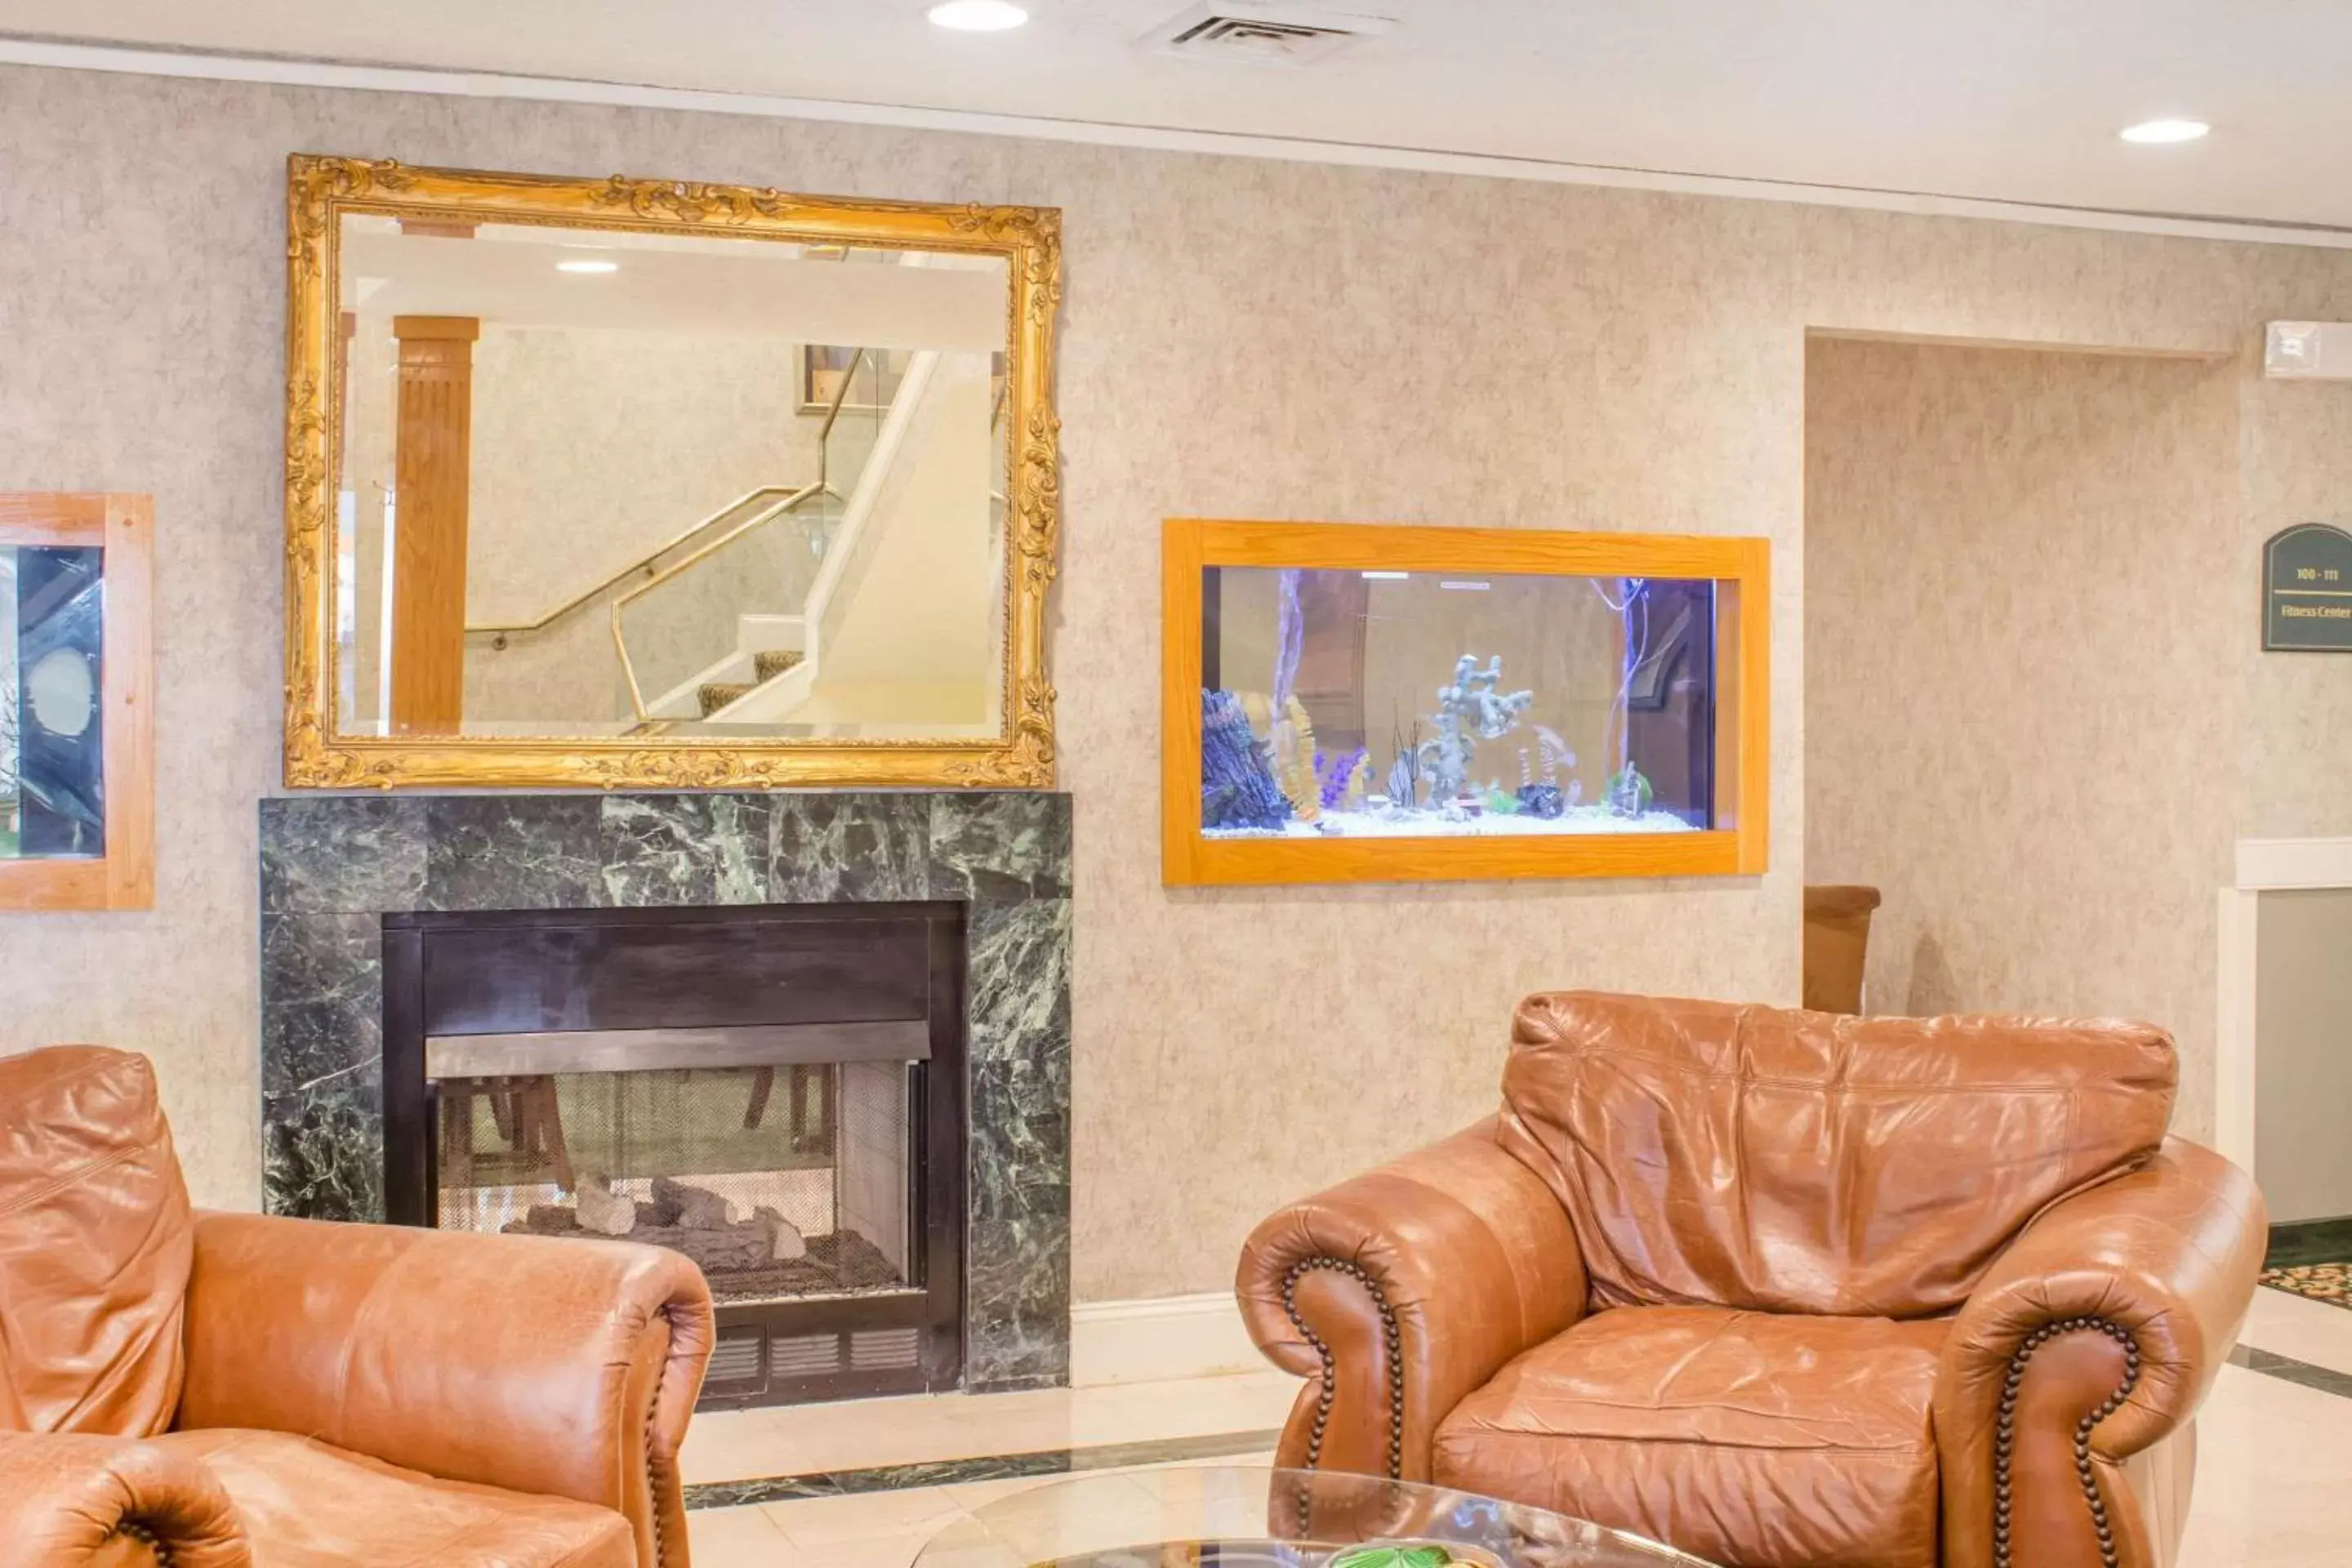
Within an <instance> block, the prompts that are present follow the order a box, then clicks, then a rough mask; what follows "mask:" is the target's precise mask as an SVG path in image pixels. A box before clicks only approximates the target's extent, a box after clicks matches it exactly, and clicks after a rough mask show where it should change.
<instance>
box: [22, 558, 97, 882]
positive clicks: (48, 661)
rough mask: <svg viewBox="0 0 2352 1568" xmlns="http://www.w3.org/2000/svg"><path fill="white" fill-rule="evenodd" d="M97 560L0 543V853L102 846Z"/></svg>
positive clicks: (42, 854)
mask: <svg viewBox="0 0 2352 1568" xmlns="http://www.w3.org/2000/svg"><path fill="white" fill-rule="evenodd" d="M104 563H105V552H104V551H102V550H100V549H98V548H95V547H92V546H81V545H68V546H59V545H33V544H0V859H10V860H15V859H52V858H91V857H97V856H101V855H104V854H105V853H106V773H105V755H106V752H105V745H104V739H105V737H104V734H103V732H102V731H103V728H104V726H103V725H102V723H101V721H100V720H101V715H102V712H103V709H102V706H101V703H100V695H101V693H102V692H103V691H104V689H105V686H104V680H103V671H104V664H103V653H102V648H103V645H104V637H105V599H104V595H105V572H104Z"/></svg>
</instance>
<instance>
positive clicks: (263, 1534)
mask: <svg viewBox="0 0 2352 1568" xmlns="http://www.w3.org/2000/svg"><path fill="white" fill-rule="evenodd" d="M153 1440H154V1441H155V1442H157V1443H159V1444H163V1445H164V1446H166V1447H171V1448H173V1449H174V1450H176V1451H178V1452H179V1453H182V1454H184V1455H187V1456H189V1457H190V1458H194V1459H197V1460H198V1461H200V1462H202V1463H203V1464H204V1465H205V1466H206V1467H207V1468H210V1469H211V1471H212V1473H213V1474H214V1475H215V1476H216V1477H218V1478H219V1479H220V1483H221V1485H222V1487H223V1488H224V1489H226V1490H227V1492H228V1495H229V1497H230V1499H231V1500H233V1501H234V1502H235V1503H236V1509H237V1513H238V1515H239V1516H240V1518H241V1520H242V1521H243V1522H244V1525H245V1531H246V1535H247V1539H248V1540H250V1541H251V1542H252V1543H253V1556H254V1562H255V1563H257V1564H260V1565H265V1568H350V1564H352V1563H367V1564H368V1565H369V1568H428V1565H429V1568H637V1551H636V1543H635V1541H634V1540H633V1539H632V1538H631V1536H630V1533H629V1526H628V1522H627V1521H625V1520H624V1519H623V1518H622V1517H621V1516H620V1515H619V1514H618V1513H615V1512H614V1511H613V1510H610V1509H604V1508H598V1507H596V1506H594V1505H593V1504H591V1503H584V1502H574V1501H572V1500H570V1499H568V1498H551V1497H533V1496H529V1495H526V1494H524V1493H521V1492H509V1491H500V1490H499V1489H497V1488H495V1487H479V1486H472V1485H469V1484H467V1483H466V1482H463V1481H445V1480H441V1479H436V1478H435V1477H432V1476H427V1475H424V1474H421V1473H419V1472H418V1471H415V1470H404V1469H400V1468H396V1467H394V1466H392V1465H386V1464H381V1463H378V1462H377V1461H376V1460H373V1459H370V1458H364V1457H362V1456H361V1455H358V1454H352V1453H347V1452H345V1451H344V1450H343V1449H341V1448H336V1447H329V1446H328V1445H327V1444H324V1443H320V1442H318V1441H316V1440H315V1439H312V1438H309V1437H296V1436H289V1435H287V1434H285V1433H282V1432H255V1431H245V1430H239V1429H236V1428H214V1429H205V1430H199V1431H193V1432H172V1433H167V1434H165V1435H164V1436H161V1437H158V1438H155V1439H153Z"/></svg>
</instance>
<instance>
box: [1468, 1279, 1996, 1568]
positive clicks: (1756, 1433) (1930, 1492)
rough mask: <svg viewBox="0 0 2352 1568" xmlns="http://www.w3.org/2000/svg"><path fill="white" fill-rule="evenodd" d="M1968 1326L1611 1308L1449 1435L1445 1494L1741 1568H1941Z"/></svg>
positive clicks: (1471, 1408) (1544, 1352) (1535, 1354)
mask: <svg viewBox="0 0 2352 1568" xmlns="http://www.w3.org/2000/svg"><path fill="white" fill-rule="evenodd" d="M1949 1327H1950V1324H1949V1323H1948V1321H1943V1320H1928V1321H1913V1322H1895V1321H1890V1320H1887V1319H1885V1318H1815V1317H1775V1316H1768V1315H1764V1314H1759V1313H1754V1312H1736V1311H1731V1310H1726V1309H1723V1308H1718V1307H1621V1308H1617V1309H1614V1310H1610V1311H1604V1312H1600V1313H1596V1314H1595V1315H1593V1316H1591V1317H1589V1318H1586V1319H1585V1320H1583V1321H1581V1322H1579V1323H1578V1324H1577V1325H1576V1326H1575V1327H1573V1328H1571V1329H1570V1330H1569V1331H1567V1332H1565V1333H1563V1334H1560V1335H1559V1336H1558V1337H1557V1338H1554V1339H1552V1340H1550V1341H1548V1342H1545V1343H1543V1344H1540V1345H1538V1346H1537V1347H1536V1348H1535V1349H1533V1350H1531V1351H1528V1352H1527V1353H1525V1354H1524V1355H1521V1356H1519V1357H1518V1358H1517V1360H1515V1361H1512V1362H1511V1363H1508V1364H1507V1365H1506V1366H1505V1367H1504V1368H1503V1370H1502V1371H1501V1372H1499V1373H1496V1375H1495V1378H1494V1381H1492V1382H1491V1383H1489V1384H1486V1386H1485V1387H1484V1388H1481V1389H1480V1390H1478V1392H1477V1393H1475V1394H1472V1395H1471V1396H1470V1397H1469V1398H1467V1399H1465V1400H1464V1401H1463V1402H1462V1404H1461V1405H1458V1406H1456V1407H1455V1409H1454V1413H1453V1414H1452V1415H1448V1416H1447V1417H1446V1418H1445V1419H1444V1421H1443V1422H1442V1423H1440V1424H1439V1426H1438V1429H1437V1436H1436V1443H1435V1447H1434V1452H1433V1479H1435V1480H1436V1481H1438V1482H1439V1483H1440V1484H1441V1485H1444V1486H1452V1487H1458V1488H1461V1489H1464V1490H1467V1491H1477V1492H1485V1493H1486V1494H1488V1495H1490V1496H1496V1497H1503V1498H1507V1499H1510V1500H1514V1501H1518V1502H1528V1503H1533V1504H1536V1505H1538V1507H1542V1508H1548V1509H1551V1510H1555V1511H1557V1512H1560V1513H1567V1514H1572V1515H1575V1516H1577V1517H1579V1518H1583V1519H1590V1520H1594V1521H1598V1522H1600V1523H1602V1524H1606V1525H1612V1526H1614V1527H1615V1528H1617V1529H1620V1530H1630V1531H1634V1532H1636V1533H1637V1534H1641V1535H1646V1536H1648V1537H1650V1538H1652V1539H1653V1540H1657V1541H1663V1542H1666V1543H1668V1544H1669V1545H1673V1546H1675V1547H1679V1548H1681V1549H1682V1550H1683V1551H1685V1552H1694V1553H1696V1555H1698V1556H1700V1557H1704V1558H1706V1559H1707V1560H1709V1561H1710V1562H1715V1563H1724V1564H1726V1565H1727V1568H1935V1563H1936V1559H1937V1545H1936V1540H1937V1468H1936V1442H1935V1436H1934V1433H1933V1431H1932V1430H1931V1428H1930V1426H1929V1416H1928V1411H1929V1403H1930V1400H1931V1398H1932V1396H1933V1394H1934V1393H1935V1385H1936V1363H1937V1352H1938V1351H1939V1349H1940V1348H1941V1346H1942V1344H1943V1342H1944V1337H1945V1334H1946V1333H1947V1331H1948V1330H1949Z"/></svg>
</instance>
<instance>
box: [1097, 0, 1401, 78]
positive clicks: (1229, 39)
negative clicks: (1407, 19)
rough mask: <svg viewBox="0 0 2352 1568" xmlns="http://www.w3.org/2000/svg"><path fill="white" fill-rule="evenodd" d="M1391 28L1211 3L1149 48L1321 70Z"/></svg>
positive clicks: (1241, 3) (1358, 19)
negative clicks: (1345, 52)
mask: <svg viewBox="0 0 2352 1568" xmlns="http://www.w3.org/2000/svg"><path fill="white" fill-rule="evenodd" d="M1390 26H1391V24H1390V23H1389V22H1388V21H1386V20H1385V19H1383V18H1381V17H1379V16H1349V15H1348V14H1346V13H1345V12H1340V11H1314V10H1308V9H1306V8H1305V7H1302V6H1297V5H1255V4H1251V3H1250V0H1209V4H1207V5H1194V6H1192V8H1190V9H1189V10H1186V11H1184V12H1182V13H1181V14H1179V15H1178V16H1174V17H1171V19H1170V20H1168V21H1166V22H1163V23H1161V24H1160V26H1157V27H1155V28H1153V29H1152V30H1151V31H1150V33H1148V34H1146V35H1145V36H1144V42H1145V43H1146V44H1148V45H1150V47H1153V48H1155V49H1158V50H1159V51H1160V53H1162V54H1170V55H1181V56H1182V57H1183V58H1186V59H1190V60H1226V61H1230V62H1232V63H1233V64H1235V65H1250V66H1286V67H1293V68H1296V67H1298V66H1307V65H1317V64H1319V63H1321V62H1322V61H1324V60H1328V59H1329V58H1332V57H1333V56H1335V55H1338V54H1339V53H1341V52H1343V51H1345V50H1347V49H1349V48H1352V47H1354V46H1355V45H1357V44H1358V43H1360V42H1361V41H1362V40H1364V39H1366V38H1370V37H1378V36H1379V35H1381V34H1382V33H1385V32H1387V31H1388V30H1389V28H1390Z"/></svg>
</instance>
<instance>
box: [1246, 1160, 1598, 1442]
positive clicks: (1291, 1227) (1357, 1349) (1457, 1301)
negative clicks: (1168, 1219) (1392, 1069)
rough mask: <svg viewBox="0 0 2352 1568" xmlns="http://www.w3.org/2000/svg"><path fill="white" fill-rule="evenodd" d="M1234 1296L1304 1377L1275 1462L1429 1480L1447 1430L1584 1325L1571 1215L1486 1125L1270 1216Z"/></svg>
mask: <svg viewBox="0 0 2352 1568" xmlns="http://www.w3.org/2000/svg"><path fill="white" fill-rule="evenodd" d="M1235 1289H1236V1291H1237V1293H1238V1294H1239V1296H1240V1298H1241V1308H1242V1316H1243V1319H1244V1321H1245V1322H1246V1323H1247V1324H1248V1326H1249V1331H1250V1334H1251V1337H1252V1338H1254V1339H1255V1340H1256V1341H1257V1344H1258V1348H1259V1349H1260V1350H1262V1351H1264V1352H1265V1354H1266V1356H1267V1358H1268V1359H1269V1360H1271V1361H1272V1362H1274V1363H1275V1364H1276V1365H1277V1366H1279V1367H1281V1368H1282V1369H1283V1370H1284V1371H1286V1372H1292V1373H1298V1374H1299V1375H1300V1376H1303V1377H1306V1378H1307V1379H1308V1380H1309V1381H1308V1383H1307V1386H1306V1388H1304V1389H1303V1390H1301V1391H1300V1393H1299V1397H1298V1403H1297V1405H1296V1406H1295V1407H1294V1408H1293V1409H1292V1411H1291V1415H1290V1421H1289V1425H1288V1426H1286V1428H1285V1430H1284V1432H1283V1437H1282V1447H1281V1449H1280V1452H1279V1455H1278V1457H1277V1460H1276V1462H1277V1463H1279V1464H1281V1465H1283V1466H1285V1467H1289V1468H1307V1469H1311V1468H1318V1467H1319V1468H1325V1469H1334V1470H1349V1471H1357V1472H1360V1473H1363V1474H1367V1475H1389V1476H1397V1477H1401V1478H1402V1479H1406V1480H1423V1479H1428V1476H1429V1468H1430V1440H1431V1437H1432V1436H1433V1433H1434V1432H1435V1431H1436V1428H1437V1424H1438V1423H1439V1422H1440V1421H1442V1420H1444V1418H1445V1416H1446V1415H1448V1414H1450V1413H1451V1412H1452V1411H1453V1409H1454V1406H1455V1405H1458V1404H1460V1403H1461V1402H1462V1400H1463V1399H1464V1398H1465V1396H1466V1395H1468V1394H1471V1393H1472V1392H1473V1391H1475V1389H1477V1388H1478V1387H1479V1386H1480V1385H1481V1384H1484V1383H1486V1380H1487V1379H1489V1378H1491V1377H1493V1376H1494V1375H1495V1373H1496V1371H1497V1370H1498V1369H1499V1368H1500V1367H1501V1366H1502V1364H1503V1363H1505V1362H1507V1361H1508V1360H1510V1359H1511V1358H1512V1357H1513V1356H1515V1355H1517V1354H1518V1353H1519V1352H1521V1351H1524V1350H1526V1349H1528V1347H1529V1346H1531V1345H1535V1344H1538V1343H1540V1342H1543V1341H1545V1340H1547V1339H1549V1338H1550V1337H1551V1336H1552V1335H1554V1334H1557V1333H1559V1331H1561V1330H1563V1329H1565V1328H1567V1327H1568V1326H1569V1325H1570V1323H1573V1322H1574V1321H1576V1320H1577V1318H1578V1317H1579V1315H1580V1314H1581V1313H1582V1311H1583V1310H1584V1292H1585V1279H1584V1263H1583V1258H1582V1255H1581V1254H1580V1252H1579V1251H1578V1249H1577V1245H1576V1233H1575V1231H1574V1230H1573V1229H1572V1228H1571V1227H1570V1225H1569V1220H1568V1214H1567V1211H1565V1210H1564V1209H1562V1208H1561V1207H1560V1205H1559V1199H1557V1198H1555V1197H1554V1196H1553V1195H1552V1194H1551V1190H1550V1189H1549V1188H1548V1187H1546V1186H1545V1185H1544V1184H1543V1182H1542V1180H1541V1179H1540V1178H1538V1176H1537V1175H1536V1174H1535V1173H1533V1172H1532V1171H1529V1170H1528V1168H1527V1167H1526V1166H1525V1165H1522V1164H1521V1163H1519V1162H1518V1161H1517V1160H1516V1159H1514V1158H1512V1157H1511V1155H1510V1154H1508V1153H1507V1152H1505V1151H1504V1150H1503V1149H1502V1148H1501V1147H1500V1146H1499V1145H1497V1144H1496V1141H1495V1123H1494V1122H1493V1121H1486V1122H1483V1123H1481V1124H1480V1125H1478V1126H1476V1127H1473V1128H1471V1129H1469V1130H1468V1131H1464V1132H1459V1133H1456V1134H1455V1135H1454V1136H1453V1137H1451V1138H1448V1139H1446V1140H1445V1141H1444V1142H1440V1143H1436V1144H1433V1145H1432V1146H1430V1147H1429V1148H1426V1149H1423V1150H1421V1151H1419V1152H1416V1153H1412V1154H1408V1155H1406V1156H1405V1157H1404V1158H1402V1159H1401V1160H1398V1161H1396V1162H1395V1163H1391V1164H1388V1165H1383V1166H1381V1168H1380V1169H1378V1170H1376V1171H1372V1172H1370V1173H1366V1174H1364V1175H1360V1176H1357V1177H1355V1178H1354V1179H1352V1180H1350V1181H1347V1182H1343V1183H1341V1184H1339V1185H1338V1186H1336V1187H1333V1188H1332V1189H1331V1190H1330V1191H1328V1192H1326V1193H1323V1194H1318V1196H1315V1197H1311V1198H1307V1199H1306V1200H1304V1201H1303V1202H1300V1203H1296V1204H1293V1205H1290V1206H1289V1207H1287V1208H1285V1209H1283V1210H1282V1211H1281V1212H1279V1213H1277V1214H1276V1215H1273V1216H1271V1217H1270V1218H1268V1219H1267V1220H1265V1222H1264V1223H1263V1224H1261V1225H1260V1226H1258V1227H1257V1229H1256V1230H1255V1231H1254V1232H1253V1233H1252V1234H1251V1236H1250V1238H1249V1240H1248V1242H1247V1243H1246V1244H1245V1245H1244V1247H1243V1249H1242V1259H1241V1271H1240V1276H1239V1279H1238V1280H1237V1282H1236V1286H1235Z"/></svg>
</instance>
